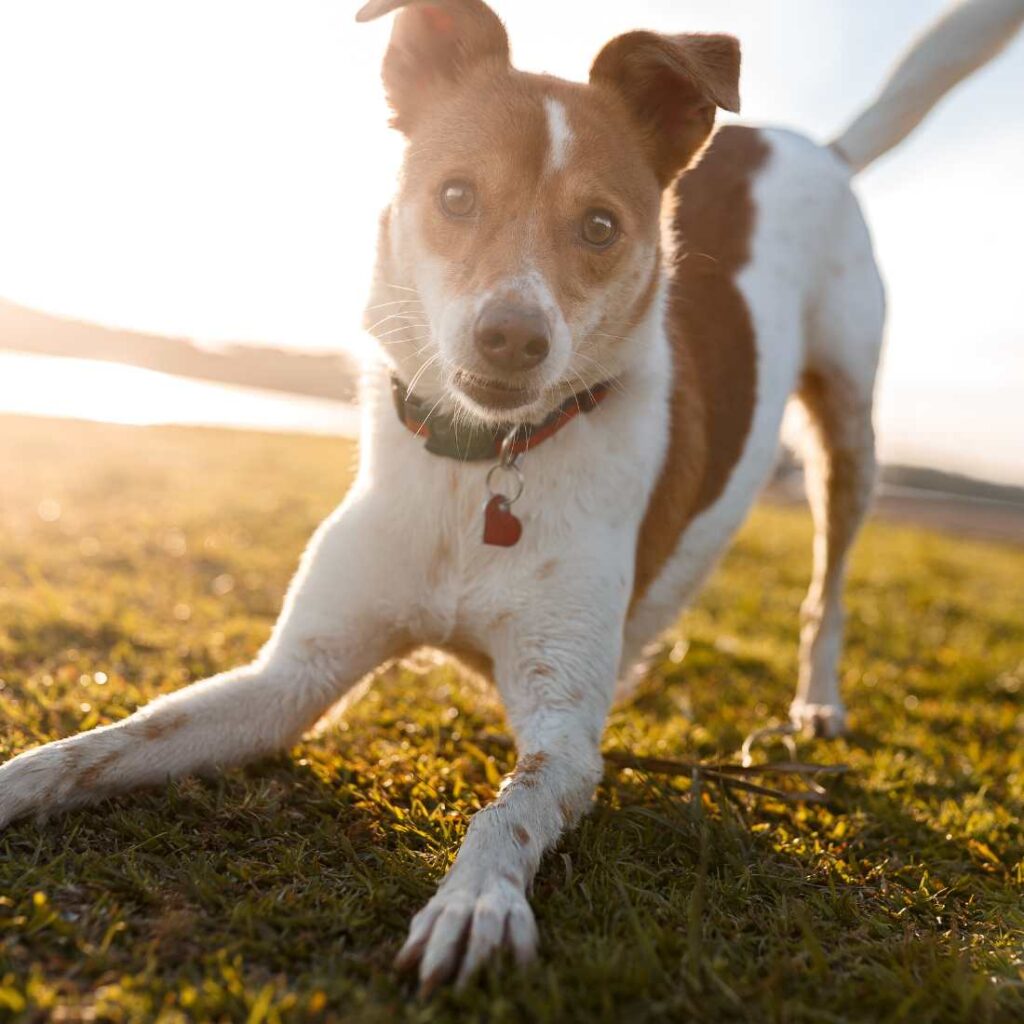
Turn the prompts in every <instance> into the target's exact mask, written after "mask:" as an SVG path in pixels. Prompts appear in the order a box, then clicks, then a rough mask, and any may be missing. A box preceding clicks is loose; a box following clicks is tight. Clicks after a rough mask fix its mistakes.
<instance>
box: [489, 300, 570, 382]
mask: <svg viewBox="0 0 1024 1024" xmlns="http://www.w3.org/2000/svg"><path fill="white" fill-rule="evenodd" d="M473 340H474V342H475V343H476V348H477V351H478V352H479V353H480V354H481V355H482V356H483V357H484V359H486V360H487V362H488V363H489V364H490V365H491V366H493V367H495V368H496V369H499V370H504V371H506V372H514V371H517V370H532V369H533V368H534V367H535V366H540V364H541V363H543V362H544V360H545V359H547V357H548V351H549V350H550V348H551V341H550V339H549V337H548V321H547V317H545V316H544V314H543V313H542V312H541V311H540V310H539V309H537V308H536V307H530V306H516V305H513V304H512V303H508V302H492V303H490V304H489V305H487V306H485V307H484V309H483V311H482V312H481V313H480V315H479V316H478V317H477V321H476V326H475V328H474V339H473Z"/></svg>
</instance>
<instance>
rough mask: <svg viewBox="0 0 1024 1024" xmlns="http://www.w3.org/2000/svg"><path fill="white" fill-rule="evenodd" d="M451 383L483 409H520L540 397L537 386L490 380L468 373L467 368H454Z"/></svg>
mask: <svg viewBox="0 0 1024 1024" xmlns="http://www.w3.org/2000/svg"><path fill="white" fill-rule="evenodd" d="M453 383H454V384H455V387H457V388H458V389H459V391H461V392H462V393H463V394H464V395H465V396H466V397H467V398H469V399H470V400H471V401H473V402H475V403H476V404H477V405H479V406H481V407H483V408H484V409H493V410H497V411H503V410H508V409H521V408H522V407H523V406H527V405H533V403H534V402H536V401H537V399H538V398H540V388H538V387H523V386H522V385H518V384H509V383H507V382H506V381H500V380H492V379H491V378H489V377H481V376H479V375H478V374H475V373H470V372H469V371H468V370H456V372H455V376H454V378H453Z"/></svg>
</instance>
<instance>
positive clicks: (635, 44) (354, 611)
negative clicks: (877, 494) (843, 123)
mask: <svg viewBox="0 0 1024 1024" xmlns="http://www.w3.org/2000/svg"><path fill="white" fill-rule="evenodd" d="M393 11H395V12H397V13H396V17H395V21H394V26H393V31H392V35H391V39H390V43H389V46H388V49H387V52H386V55H385V57H384V65H383V80H384V85H385V89H386V92H387V96H388V99H389V102H390V105H391V108H392V110H393V112H394V126H395V127H396V128H397V129H398V130H399V131H400V132H402V133H403V134H404V135H405V136H406V138H407V140H408V146H407V150H406V154H405V158H404V164H403V168H402V172H401V176H400V180H399V183H398V189H397V194H396V196H395V199H394V202H393V203H392V204H391V205H390V207H389V208H388V210H387V211H386V212H385V213H384V215H383V217H382V220H381V225H380V233H379V246H378V252H377V263H376V273H375V277H374V282H373V286H372V293H371V296H370V299H369V302H368V304H367V320H366V323H365V327H366V329H367V330H368V331H369V332H370V333H371V334H373V335H374V336H375V337H376V338H377V339H378V341H379V344H380V350H381V353H382V359H381V367H380V368H379V369H378V370H376V371H374V372H372V373H371V374H370V376H369V379H368V381H367V382H366V386H365V397H364V417H365V422H364V430H363V436H362V444H361V463H360V469H359V473H358V477H357V479H356V482H355V484H354V485H353V487H352V488H351V490H350V491H349V493H348V495H347V496H346V498H345V500H344V502H343V503H342V505H341V507H340V508H339V509H338V510H337V511H336V512H335V513H333V514H332V515H331V516H330V517H329V518H328V519H327V521H326V522H324V523H323V524H322V525H321V527H320V528H319V529H318V531H317V532H316V535H315V536H314V538H313V540H312V542H311V544H310V545H309V547H308V549H307V551H306V553H305V555H304V556H303V559H302V564H301V567H300V568H299V571H298V573H297V575H296V576H295V579H294V581H293V582H292V585H291V587H290V589H289V592H288V595H287V597H286V600H285V603H284V609H283V611H282V614H281V616H280V619H279V621H278V622H277V625H276V627H275V629H274V631H273V635H272V638H271V639H270V641H269V642H268V644H267V645H266V647H265V648H264V650H263V651H262V652H261V654H260V655H259V657H258V658H257V660H256V661H255V662H254V663H253V664H251V665H248V666H246V667H242V668H239V669H236V670H234V671H230V672H227V673H225V674H223V675H219V676H216V677H214V678H211V679H207V680H204V681H201V682H197V683H195V684H193V685H191V686H189V687H187V688H185V689H183V690H181V691H179V692H177V693H173V694H170V695H167V696H164V697H161V698H160V699H158V700H156V701H154V702H153V703H151V704H149V705H148V706H146V707H144V708H142V709H140V710H139V711H137V712H136V713H135V714H133V715H131V716H130V717H128V718H127V719H125V720H124V721H122V722H118V723H117V724H116V725H110V726H105V727H102V728H97V729H93V730H92V731H90V732H86V733H82V734H80V735H77V736H74V737H71V738H69V739H64V740H61V741H58V742H54V743H49V744H46V745H45V746H42V747H39V748H37V749H35V750H30V751H28V752H26V753H23V754H21V755H20V756H18V757H15V758H14V759H12V760H11V761H9V762H8V763H7V764H6V765H4V766H3V767H2V768H0V826H3V825H4V824H6V823H7V822H10V821H11V820H12V819H15V818H18V817H21V816H24V815H29V814H37V815H42V816H44V815H48V814H52V813H54V812H58V811H63V810H66V809H68V808H71V807H75V806H79V805H82V804H85V803H88V802H92V801H95V800H97V799H99V798H102V797H105V796H108V795H111V794H113V793H117V792H120V791H124V790H127V789H129V788H133V787H137V786H142V785H150V784H157V783H162V782H165V781H166V780H168V779H170V778H175V777H180V776H182V775H185V774H190V773H198V772H209V771H212V770H214V769H218V768H223V767H226V766H229V765H238V764H241V763H243V762H248V761H252V760H254V759H256V758H259V757H263V756H265V755H269V754H272V753H274V752H277V751H281V750H284V749H287V748H289V747H290V746H291V745H292V744H294V743H295V742H296V741H297V740H298V739H299V738H300V737H301V736H302V735H303V734H304V733H306V732H307V730H309V729H310V728H311V727H312V726H313V725H314V724H315V723H316V722H317V721H318V720H319V719H321V717H322V716H324V714H325V713H326V712H327V711H328V710H329V709H330V708H332V706H334V705H336V704H337V703H338V702H339V701H341V700H342V699H343V698H345V697H346V695H350V694H351V693H352V692H353V690H354V688H355V686H356V684H357V683H359V682H360V681H362V680H364V679H366V678H367V677H372V674H373V673H374V672H375V670H378V669H379V667H380V666H381V665H383V664H386V663H388V662H389V661H391V660H393V659H395V658H399V657H402V656H404V655H406V654H407V653H409V652H411V651H413V650H414V649H416V648H419V647H423V646H429V647H433V648H437V649H439V650H441V651H443V652H447V653H448V654H450V655H451V656H453V657H454V658H456V659H458V660H460V661H462V662H464V663H465V664H467V665H468V666H470V667H471V668H472V669H474V670H476V671H480V672H483V673H485V674H486V675H487V676H488V677H490V679H492V680H493V683H494V684H495V686H496V688H497V691H498V692H499V694H500V696H501V698H502V700H503V702H504V706H505V708H506V711H507V716H508V722H509V725H510V727H511V730H512V732H513V733H514V736H515V740H516V744H517V749H518V760H517V764H516V767H515V770H514V771H513V772H512V773H511V775H509V776H508V777H507V778H506V779H505V781H504V783H503V785H502V787H501V790H500V793H499V795H498V796H497V798H496V799H495V800H494V802H493V803H492V804H490V805H489V806H488V807H486V808H484V809H483V810H481V811H480V812H479V813H478V814H476V815H475V816H474V818H473V819H472V822H471V824H470V826H469V829H468V831H467V834H466V837H465V842H464V844H463V846H462V848H461V850H460V852H459V854H458V856H457V858H456V860H455V862H454V865H453V866H452V868H451V871H450V872H449V873H448V875H447V877H446V878H445V879H444V881H443V882H442V884H441V885H440V887H439V889H438V891H437V893H436V895H435V896H434V897H433V899H432V900H431V901H430V902H429V903H428V904H427V905H426V907H424V908H423V909H422V910H421V911H420V912H419V913H418V914H417V915H416V916H415V918H414V919H413V921H412V925H411V929H410V932H409V935H408V939H407V941H406V943H405V945H404V947H403V948H402V950H401V952H400V953H399V955H398V960H397V963H398V966H399V967H403V968H417V969H418V973H419V977H420V979H421V985H422V988H423V989H424V990H425V991H430V990H431V989H432V988H434V987H435V986H436V985H438V984H439V983H441V982H443V981H445V980H447V979H450V978H455V979H456V980H457V982H459V983H464V982H465V981H466V980H467V979H469V978H470V977H471V976H472V975H473V973H474V972H475V971H476V970H477V969H478V968H479V967H480V966H481V965H482V964H483V963H484V962H485V961H487V960H488V959H490V958H491V957H492V956H493V955H495V954H496V952H497V951H499V950H501V949H508V950H510V951H511V952H512V953H513V954H514V956H515V958H516V959H517V960H518V961H519V962H521V963H522V962H526V961H528V960H529V959H530V958H531V957H532V956H533V955H534V951H535V949H536V946H537V941H538V935H537V928H536V925H535V922H534V917H533V913H532V911H531V909H530V905H529V902H528V900H527V891H528V887H529V885H530V882H531V879H532V877H533V874H534V872H535V871H536V869H537V866H538V863H539V861H540V858H541V856H542V854H543V853H544V851H545V850H548V849H550V848H551V847H552V846H553V845H554V844H555V843H556V842H557V840H558V838H559V836H560V835H561V834H562V833H563V832H564V831H565V830H566V829H568V828H571V827H572V826H573V825H574V823H575V822H576V821H577V820H578V819H579V818H580V817H581V815H583V814H584V813H585V812H586V811H587V809H588V807H589V805H590V803H591V800H592V798H593V795H594V792H595V788H596V786H597V783H598V781H599V779H600V777H601V774H602V758H601V750H600V744H601V738H602V731H603V728H604V724H605V719H606V715H607V713H608V710H609V708H610V706H611V704H612V701H613V699H614V697H615V695H616V687H617V682H618V685H619V690H620V694H621V693H623V692H625V691H628V689H629V687H630V686H631V685H634V684H635V682H636V681H637V679H638V678H640V677H641V676H642V665H643V659H642V653H643V650H644V648H645V646H646V645H647V644H648V643H649V642H650V641H651V640H652V638H656V637H657V636H658V635H659V634H660V633H661V632H662V631H663V630H664V629H665V628H666V627H667V626H668V625H669V624H671V623H672V622H673V621H675V619H676V618H677V616H678V614H679V612H680V609H681V607H682V606H683V605H685V604H686V602H687V601H689V600H690V598H691V597H692V596H693V594H694V593H695V592H696V590H697V588H698V587H699V586H700V584H701V582H702V580H703V579H704V578H705V577H706V576H707V574H708V572H709V570H710V569H711V568H712V566H713V565H714V563H715V560H716V558H717V557H718V556H719V554H720V553H721V552H722V550H723V548H724V547H725V546H726V545H727V543H728V541H729V539H730V538H731V537H732V535H733V533H734V532H735V530H736V529H737V527H738V526H739V525H740V523H741V521H742V520H743V518H744V516H745V515H746V513H747V510H748V509H749V508H750V506H751V504H752V502H753V501H754V499H755V497H756V495H757V493H758V491H759V489H760V487H761V486H762V484H763V483H764V481H765V479H766V478H767V476H768V475H769V474H770V472H771V470H772V468H773V465H774V461H775V457H776V451H777V445H778V437H779V429H780V423H781V420H782V417H783V412H784V409H785V407H786V405H787V402H789V401H790V399H793V398H795V400H796V401H797V402H799V403H800V404H801V405H802V406H803V407H804V409H805V411H806V413H807V418H808V420H809V423H810V431H809V442H808V459H807V487H808V493H809V498H810V504H811V508H812V512H813V519H814V525H815V539H814V567H813V579H812V582H811V586H810V590H809V592H808V594H807V598H806V600H805V601H804V603H803V607H802V611H801V619H802V625H801V629H800V652H799V678H798V682H797V686H796V696H795V698H794V700H793V703H792V706H791V707H790V716H791V718H792V721H793V723H794V724H795V725H796V726H798V727H799V728H801V729H806V730H809V731H811V732H814V733H816V734H818V735H823V736H835V735H837V734H839V733H840V732H841V731H842V730H843V728H844V722H845V712H844V709H843V703H842V700H841V697H840V694H839V689H838V676H837V662H838V659H839V656H840V646H841V640H842V630H843V610H842V588H843V574H844V567H845V564H846V559H847V554H848V552H849V549H850V545H851V543H852V542H853V540H854V537H855V536H856V533H857V530H858V527H859V525H860V523H861V521H862V519H863V517H864V514H865V511H866V509H867V508H868V504H869V500H870V495H871V489H872V480H873V477H874V472H875V457H874V442H873V432H872V392H873V387H874V380H875V372H876V367H877V364H878V358H879V350H880V346H881V341H882V329H883V322H884V317H885V300H884V295H883V288H882V283H881V280H880V277H879V273H878V269H877V267H876V264H875V260H874V257H873V255H872V248H871V242H870V238H869V234H868V229H867V227H866V225H865V222H864V218H863V216H862V213H861V210H860V208H859V206H858V203H857V200H856V199H855V197H854V195H853V192H852V191H851V188H850V183H851V178H852V176H853V175H854V174H855V173H856V172H857V171H859V170H860V169H862V168H863V167H865V166H867V165H868V164H869V163H870V162H871V161H872V160H873V159H875V158H876V157H878V156H879V155H881V154H882V153H883V152H885V151H886V150H888V149H889V148H891V147H892V146H893V145H895V144H896V142H898V141H899V140H900V139H901V138H902V137H903V136H904V135H905V134H906V133H907V132H908V131H910V129H911V128H912V127H913V126H914V125H915V124H916V123H917V122H918V121H919V120H920V119H921V118H922V117H923V116H924V115H925V113H926V112H927V110H928V109H929V108H930V107H931V106H932V105H933V104H934V103H935V102H936V101H937V100H938V99H939V97H940V96H941V95H942V94H943V93H944V92H945V91H946V90H947V89H949V88H950V87H952V85H953V84H955V82H956V81H958V80H959V79H960V78H962V77H963V76H964V75H966V74H967V73H968V71H970V70H972V69H973V68H974V67H976V66H979V65H980V64H981V63H983V62H984V61H985V60H987V59H988V58H990V57H991V56H993V55H994V54H995V53H996V52H998V50H999V49H1000V47H1001V46H1002V45H1003V43H1005V41H1006V40H1007V39H1008V38H1009V37H1010V36H1011V35H1012V33H1013V31H1015V30H1016V29H1017V28H1018V27H1019V26H1020V24H1021V22H1022V20H1024V3H1022V2H1020V0H1012V2H1011V0H972V2H968V3H965V4H963V5H962V6H960V7H958V8H956V9H954V11H953V12H952V13H951V14H950V15H949V16H948V17H947V18H946V19H945V20H944V21H943V22H941V23H940V24H939V25H938V26H936V27H935V28H934V29H932V30H931V31H930V33H929V34H927V35H926V36H925V37H924V38H923V39H922V40H921V41H920V42H919V43H918V44H917V46H916V48H914V49H913V50H912V51H911V52H910V54H909V55H908V56H907V57H906V58H905V60H904V62H903V63H902V65H900V67H899V68H898V69H897V71H896V74H895V76H894V77H893V78H892V80H891V81H890V82H889V84H888V85H887V86H886V88H885V89H884V90H883V91H882V93H881V95H880V96H879V98H878V99H877V100H876V101H875V102H874V103H873V104H872V105H871V107H870V108H869V109H868V110H867V111H866V112H865V113H864V114H863V115H862V116H861V117H859V118H858V119H857V120H856V121H855V122H854V123H853V125H851V127H850V128H848V129H847V130H846V131H845V132H844V133H843V134H842V135H840V136H839V138H838V139H837V140H836V141H835V142H834V143H832V144H831V145H829V146H819V145H817V144H815V143H813V142H811V141H809V140H808V139H806V138H803V137H801V136H799V135H797V134H793V133H791V132H788V131H776V130H765V129H756V128H749V127H742V126H732V125H730V126H727V127H724V128H722V129H720V130H719V131H718V132H717V133H713V128H714V122H715V117H716V110H717V109H719V108H721V109H725V110H728V111H738V109H739V106H740V99H739V72H740V50H739V45H738V43H737V41H736V40H735V39H733V38H731V37H729V36H723V35H677V36H664V35H658V34H655V33H652V32H642V31H637V32H630V33H627V34H625V35H622V36H619V37H618V38H616V39H613V40H612V41H611V42H610V43H608V44H607V45H606V46H605V47H604V49H603V50H602V51H601V52H600V53H599V54H598V56H597V57H596V59H595V60H594V63H593V66H592V69H591V72H590V79H589V82H588V83H587V84H585V85H584V84H575V83H570V82H566V81H562V80H559V79H556V78H551V77H546V76H540V75H533V74H526V73H523V72H520V71H517V70H515V69H514V68H513V67H512V65H511V63H510V57H509V44H508V39H507V36H506V32H505V29H504V27H503V25H502V23H501V21H500V20H499V19H498V17H497V16H496V15H495V13H494V12H493V11H492V10H491V9H490V8H489V7H487V6H486V5H485V4H484V3H483V0H370V2H369V3H368V4H367V5H366V6H365V7H364V8H363V9H362V11H361V12H360V13H359V15H358V19H359V20H362V21H366V20H370V19H374V18H377V17H380V16H382V15H385V14H389V13H391V12H393ZM637 665H639V666H640V668H639V669H637V668H636V667H635V666H637Z"/></svg>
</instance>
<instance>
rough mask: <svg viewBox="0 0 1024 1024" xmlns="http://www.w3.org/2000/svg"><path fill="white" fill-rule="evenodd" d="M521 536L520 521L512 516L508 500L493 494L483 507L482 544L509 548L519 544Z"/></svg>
mask: <svg viewBox="0 0 1024 1024" xmlns="http://www.w3.org/2000/svg"><path fill="white" fill-rule="evenodd" d="M522 535H523V524H522V521H521V520H520V519H518V518H517V517H516V516H515V515H513V513H512V510H511V509H510V508H509V502H508V498H506V497H505V495H503V494H495V495H494V496H493V497H492V498H491V500H490V501H488V502H487V504H486V505H485V506H484V543H485V544H490V545H492V546H493V547H498V548H510V547H513V546H514V545H515V544H518V543H519V538H520V537H521V536H522Z"/></svg>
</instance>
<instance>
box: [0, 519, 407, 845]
mask: <svg viewBox="0 0 1024 1024" xmlns="http://www.w3.org/2000/svg"><path fill="white" fill-rule="evenodd" d="M368 506H369V502H367V501H365V500H364V501H363V502H352V503H350V505H349V506H348V507H343V508H342V510H341V511H340V512H339V513H338V514H336V515H335V516H334V517H332V518H331V519H330V520H328V521H327V522H326V523H325V524H324V525H323V526H322V527H321V529H320V530H319V531H318V533H317V536H316V537H315V538H314V540H313V542H312V543H311V544H310V546H309V549H308V550H307V552H306V555H305V557H304V559H303V566H302V568H301V569H300V571H299V573H298V574H297V575H296V578H295V581H294V582H293V584H292V588H291V591H290V593H289V596H288V599H287V601H286V603H285V608H284V611H283V612H282V614H281V617H280V619H279V620H278V623H277V625H276V627H275V629H274V634H273V637H272V638H271V640H270V642H269V643H268V644H267V646H266V648H265V649H264V651H263V653H262V654H261V656H260V657H259V658H258V659H257V660H256V661H255V662H254V663H253V664H251V665H247V666H244V667H242V668H238V669H235V670H233V671H230V672H225V673H223V674H222V675H219V676H214V677H213V678H211V679H205V680H203V681H201V682H197V683H194V684H192V685H191V686H188V687H186V688H185V689H183V690H180V691H179V692H177V693H173V694H169V695H167V696H164V697H160V698H158V699H157V700H155V701H153V702H152V703H151V704H148V705H146V706H145V707H143V708H141V709H140V710H139V711H136V712H135V714H133V715H131V716H129V717H128V718H126V719H124V720H123V721H121V722H118V723H117V724H116V725H109V726H104V727H102V728H99V729H93V730H92V731H91V732H84V733H80V734H79V735H77V736H72V737H70V738H69V739H64V740H58V741H56V742H54V743H47V744H46V745H45V746H41V747H37V748H36V749H35V750H29V751H27V752H26V753H24V754H21V755H20V756H18V757H15V758H14V759H13V760H11V761H9V762H7V764H4V765H2V766H0V827H3V826H4V825H5V824H6V823H7V822H9V821H11V820H13V819H15V818H18V817H22V816H24V815H29V814H36V815H39V816H42V817H46V816H49V815H51V814H54V813H56V812H59V811H63V810H67V809H69V808H72V807H76V806H80V805H82V804H87V803H90V802H93V801H95V800H97V799H99V798H101V797H104V796H108V795H110V794H113V793H117V792H121V791H124V790H128V789H133V788H135V787H137V786H143V785H151V784H154V783H162V782H165V781H167V780H168V779H171V778H176V777H180V776H182V775H187V774H191V773H197V772H208V771H210V770H212V769H216V768H225V767H229V766H231V765H237V764H242V763H244V762H247V761H251V760H253V759H255V758H257V757H262V756H265V755H267V754H270V753H273V752H275V751H279V750H283V749H286V748H287V747H288V746H290V745H291V744H292V743H294V742H295V741H296V740H298V739H299V737H300V736H301V735H302V733H303V732H305V731H306V730H307V729H308V728H309V727H310V726H312V725H313V724H314V722H316V720H317V719H318V718H319V717H320V716H321V715H322V714H323V713H324V712H325V711H326V710H327V709H328V708H329V707H330V706H331V705H332V704H334V703H335V702H336V701H338V700H339V699H340V698H341V697H342V696H344V694H345V693H346V691H347V690H348V689H349V688H350V687H351V686H352V684H353V683H355V682H357V681H358V680H359V679H360V678H362V677H363V676H365V675H366V674H367V673H368V672H370V671H372V670H373V669H374V668H375V667H376V666H377V665H379V664H380V663H381V662H382V661H384V660H386V659H387V658H388V657H390V656H392V654H393V653H395V651H394V649H393V648H394V645H395V644H396V643H397V642H398V640H397V638H396V637H394V636H393V635H392V634H393V629H392V624H393V622H394V620H395V619H396V618H397V617H398V615H399V608H398V605H399V604H400V602H401V601H402V592H401V586H400V581H399V582H396V581H394V580H392V579H390V578H387V574H385V573H382V572H381V571H380V564H379V563H380V559H381V555H382V553H383V552H384V551H386V550H387V549H388V546H389V545H390V544H391V543H393V540H392V539H391V538H388V537H386V536H383V533H384V530H385V529H386V526H385V525H383V518H384V517H382V510H381V509H379V508H378V509H374V508H373V507H368Z"/></svg>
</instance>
